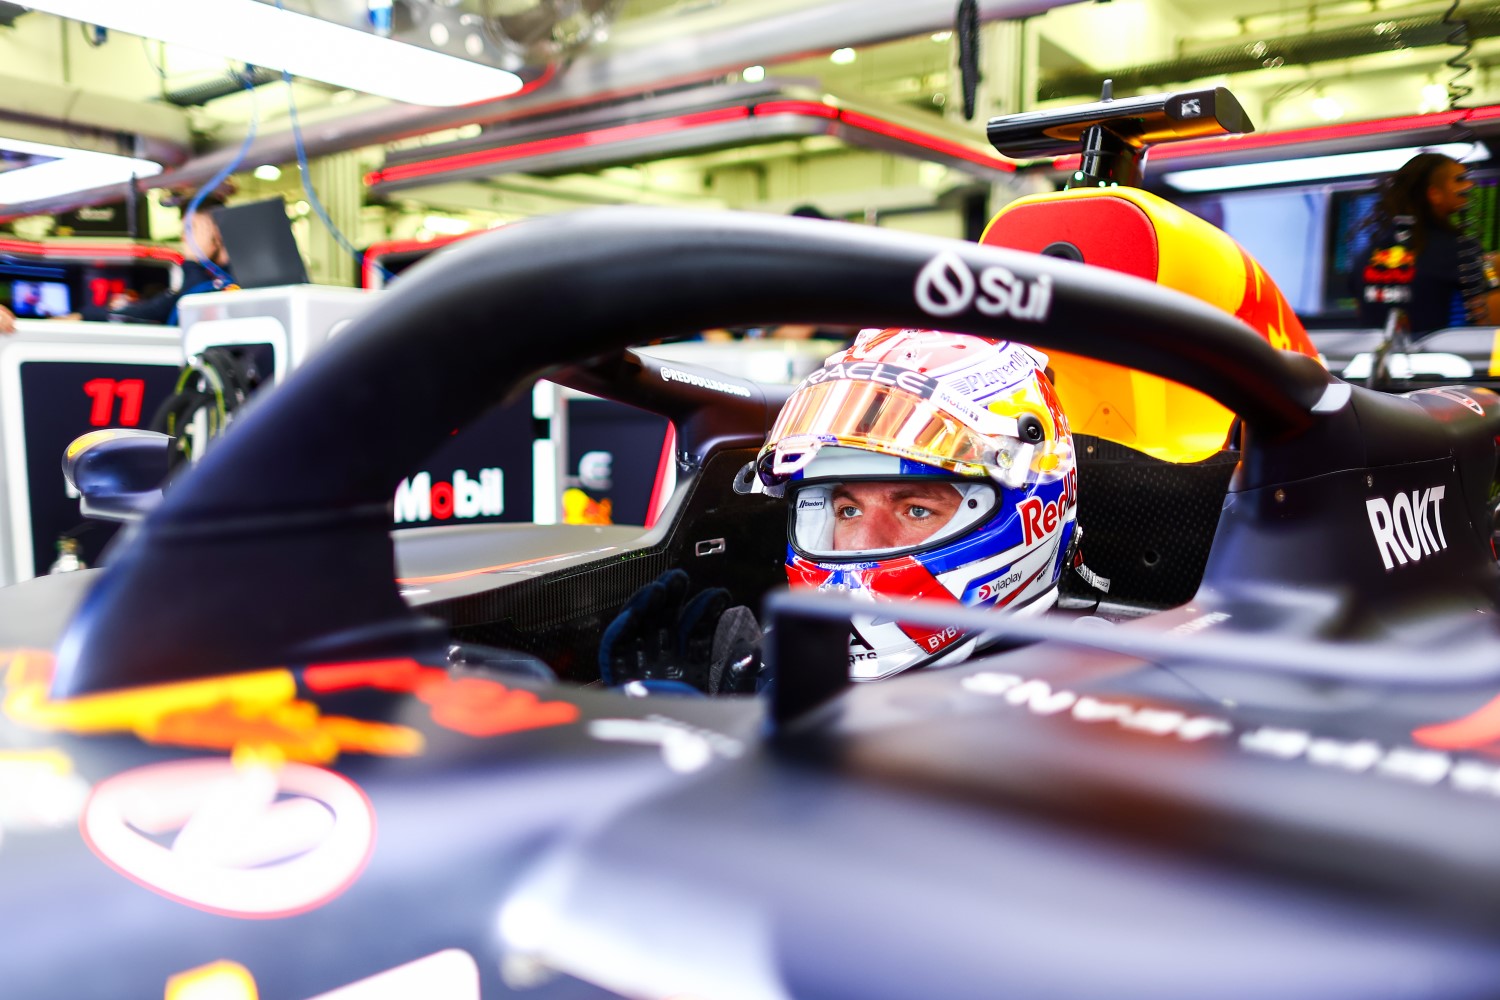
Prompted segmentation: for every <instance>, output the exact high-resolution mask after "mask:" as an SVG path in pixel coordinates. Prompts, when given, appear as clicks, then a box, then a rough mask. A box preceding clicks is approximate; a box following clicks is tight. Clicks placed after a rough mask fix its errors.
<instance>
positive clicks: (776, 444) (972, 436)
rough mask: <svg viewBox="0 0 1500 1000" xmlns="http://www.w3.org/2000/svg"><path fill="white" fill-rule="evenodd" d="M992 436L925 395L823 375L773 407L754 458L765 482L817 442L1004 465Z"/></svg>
mask: <svg viewBox="0 0 1500 1000" xmlns="http://www.w3.org/2000/svg"><path fill="white" fill-rule="evenodd" d="M995 443H996V442H995V439H994V438H991V437H987V436H985V435H982V434H980V433H979V432H977V431H975V430H973V429H971V428H970V427H968V426H967V425H965V424H963V423H961V422H960V421H958V420H957V419H955V418H954V417H952V416H950V415H949V414H948V413H946V412H944V411H943V410H941V409H939V408H938V407H937V406H935V405H933V404H932V402H930V401H929V400H926V399H923V398H922V397H920V396H918V395H916V394H914V393H911V392H907V391H905V390H899V389H894V388H893V387H891V386H887V385H883V384H881V383H878V382H866V381H858V380H853V379H831V380H829V381H827V382H819V383H817V384H816V385H810V386H804V387H803V388H801V389H799V390H798V391H797V392H796V393H794V394H793V395H792V397H791V399H789V400H788V401H787V403H786V405H785V406H783V407H782V409H781V414H780V415H779V416H778V417H777V418H776V425H775V426H774V427H773V428H771V434H770V436H769V437H768V438H767V439H766V446H765V447H764V448H763V449H762V450H761V454H760V461H759V463H758V466H759V469H760V472H761V478H762V480H763V481H765V482H766V483H767V484H771V485H774V484H776V483H780V482H784V481H785V480H786V478H787V477H788V476H790V475H792V474H793V473H795V472H797V471H799V470H800V469H802V468H803V467H804V466H805V465H806V464H807V463H808V462H809V461H811V460H812V457H813V455H815V454H816V453H817V451H818V449H819V448H821V447H822V446H823V445H844V446H851V447H856V448H862V449H864V450H866V451H873V452H878V453H880V454H883V455H893V456H895V457H897V458H907V459H911V460H913V461H917V462H923V463H926V464H927V465H932V466H936V467H937V468H941V469H946V470H948V471H949V472H954V473H957V474H958V475H962V476H985V475H987V474H988V469H987V467H988V466H995V465H999V466H1001V467H1008V466H1009V464H1010V462H1011V460H1012V456H1011V455H1010V454H1009V453H1008V452H999V451H997V449H996V447H995Z"/></svg>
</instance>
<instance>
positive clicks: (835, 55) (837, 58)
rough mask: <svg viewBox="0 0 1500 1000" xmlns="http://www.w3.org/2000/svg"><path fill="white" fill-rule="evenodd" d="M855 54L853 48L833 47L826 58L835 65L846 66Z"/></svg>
mask: <svg viewBox="0 0 1500 1000" xmlns="http://www.w3.org/2000/svg"><path fill="white" fill-rule="evenodd" d="M856 55H857V53H856V52H855V51H854V50H853V49H834V50H833V51H832V52H831V53H829V55H828V60H829V62H832V63H833V64H835V65H837V66H847V65H849V64H850V63H852V62H853V61H854V58H855V56H856Z"/></svg>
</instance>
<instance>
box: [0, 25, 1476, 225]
mask: <svg viewBox="0 0 1500 1000" xmlns="http://www.w3.org/2000/svg"><path fill="white" fill-rule="evenodd" d="M422 2H424V3H437V4H439V5H441V6H443V7H448V8H456V9H458V10H460V11H461V12H463V13H467V14H473V15H483V14H484V13H487V12H491V13H492V12H494V11H497V10H515V9H518V8H525V7H526V6H527V5H528V3H532V4H534V3H536V2H537V0H519V2H509V4H508V6H507V0H422ZM980 6H981V9H982V10H984V11H985V12H986V13H987V14H992V13H994V12H995V11H997V10H1001V9H1004V10H1006V11H1012V12H1014V11H1020V12H1022V13H1027V14H1030V15H1031V16H1028V17H1026V18H1025V19H1024V21H1022V22H1020V27H1019V28H1015V27H989V28H987V29H986V33H985V35H984V36H983V38H982V41H981V62H982V63H983V65H984V68H985V72H986V76H987V80H986V84H985V85H984V87H982V88H981V94H980V98H981V106H980V108H979V113H978V114H977V115H976V116H975V121H974V122H972V123H971V122H966V121H965V120H964V119H963V118H962V116H961V115H960V114H959V113H958V112H957V110H956V109H957V108H958V107H959V106H960V105H961V98H960V93H961V92H960V87H959V85H960V81H959V76H958V73H957V72H956V70H955V68H954V60H955V49H956V43H955V40H954V37H953V36H952V33H951V32H950V31H948V30H947V26H948V25H949V24H951V21H952V10H953V9H956V7H957V0H932V2H931V3H928V2H927V0H861V2H860V3H858V4H851V2H850V0H619V2H618V3H617V5H616V6H615V8H614V10H613V15H612V17H611V19H610V24H609V28H608V37H607V39H604V40H602V41H601V40H597V39H595V40H592V41H591V42H589V43H588V44H586V45H585V46H583V47H582V48H580V49H579V50H578V51H576V52H574V53H573V54H572V57H571V59H570V64H569V65H566V66H558V67H555V68H554V69H553V70H552V71H550V72H548V73H545V74H537V73H533V74H531V75H532V76H533V77H536V76H538V75H541V76H543V77H544V78H543V79H541V81H540V82H539V83H538V84H537V85H536V87H535V89H534V90H532V92H530V93H528V94H525V95H524V96H522V97H519V98H515V99H512V100H511V101H510V102H509V103H507V102H498V103H496V104H493V105H484V106H480V107H479V108H477V109H459V110H457V111H454V110H451V109H438V110H435V109H417V108H413V107H411V106H408V105H397V104H393V103H392V102H388V101H383V100H379V99H376V98H372V97H370V96H369V95H361V94H355V93H351V92H349V91H343V90H338V89H336V88H333V87H330V86H327V85H323V84H318V83H312V82H307V81H302V80H296V81H294V82H293V83H292V84H291V85H290V86H288V85H286V84H284V83H282V82H281V81H280V79H279V78H277V77H276V76H275V75H274V74H266V73H262V74H261V75H260V76H259V77H255V78H252V80H251V82H252V83H253V84H254V85H253V86H251V87H246V86H244V85H243V83H244V81H243V80H242V79H239V78H238V77H237V74H239V73H240V72H241V68H240V67H232V66H230V65H228V64H227V63H226V62H225V61H224V60H223V59H220V58H213V57H206V56H203V55H200V54H197V53H193V52H189V51H186V50H182V49H176V48H172V47H170V46H166V45H163V44H161V43H159V42H156V41H153V40H150V39H145V38H137V37H131V36H125V35H120V34H118V33H114V34H111V35H109V36H108V37H107V38H105V39H100V38H99V37H98V36H97V35H96V34H95V33H92V32H90V31H88V30H87V29H86V28H85V27H84V26H82V25H79V24H76V23H72V22H66V21H62V20H59V19H57V18H54V17H52V16H50V15H47V14H42V13H17V12H16V9H13V5H7V6H6V7H5V11H4V16H3V17H0V90H3V91H4V92H5V93H6V95H7V99H6V105H7V106H6V109H4V110H3V111H0V118H4V119H9V121H8V122H7V121H0V130H9V131H19V130H23V129H24V130H29V131H28V137H31V138H37V137H40V136H46V135H49V134H50V135H51V136H53V137H54V138H60V139H62V140H67V139H68V137H69V136H74V137H81V136H85V135H95V134H99V133H109V132H111V131H114V132H123V133H127V134H129V135H133V136H141V137H144V138H145V140H146V141H147V145H148V146H149V147H150V148H152V149H154V150H156V151H157V152H158V153H159V154H160V156H161V158H162V159H164V160H165V161H167V163H168V168H169V170H168V174H167V176H168V177H169V178H172V179H174V180H175V182H176V183H179V184H183V185H189V184H199V183H202V181H203V180H205V179H206V178H207V176H208V175H209V174H211V173H213V172H214V170H216V169H218V168H219V167H220V166H222V165H224V164H226V163H228V162H230V161H231V160H232V158H233V156H234V154H235V152H236V151H237V150H238V148H239V147H240V145H241V140H242V139H243V138H244V136H245V135H246V133H247V131H248V130H249V128H250V127H251V125H252V122H253V123H254V127H255V128H256V129H257V132H258V135H259V136H260V138H259V140H258V141H257V142H256V143H255V144H253V145H252V146H251V152H250V154H249V156H248V157H247V159H246V161H245V162H244V163H243V164H241V166H242V168H243V169H244V170H246V171H248V170H249V169H250V168H252V167H255V166H257V165H260V164H262V163H271V164H276V165H279V166H281V167H282V168H286V167H287V166H288V165H289V164H291V163H292V161H293V157H292V155H291V144H290V141H289V129H288V125H289V114H290V106H289V101H290V102H291V103H294V104H295V108H296V112H297V115H298V116H299V119H300V121H301V124H302V125H303V127H304V130H305V137H306V139H307V141H308V144H309V148H310V149H311V150H312V152H314V154H326V153H331V152H334V151H338V150H351V151H354V152H355V155H356V157H357V164H356V167H355V168H356V169H359V170H360V171H361V172H362V173H363V172H366V171H373V170H378V169H379V168H380V167H382V166H384V164H385V160H386V157H387V155H388V154H390V155H391V156H392V158H393V160H400V159H402V158H408V159H409V158H410V156H411V150H412V149H413V148H414V147H420V146H423V145H428V144H436V143H451V142H455V141H457V142H463V141H472V140H473V139H474V137H475V136H476V135H477V134H478V133H479V131H480V129H481V128H482V129H483V130H484V132H485V135H486V136H488V137H491V138H493V137H495V136H496V135H499V136H501V137H502V139H503V135H504V130H505V128H506V123H507V122H508V121H515V122H517V123H518V124H517V126H516V128H517V130H518V131H519V130H520V129H521V128H522V125H521V124H519V123H523V122H524V125H525V127H526V128H527V129H531V130H533V131H534V130H535V128H536V123H537V121H538V120H542V121H545V120H546V119H547V118H548V117H551V116H561V115H565V114H568V115H572V114H577V113H578V112H579V110H580V109H584V110H586V109H587V108H589V107H596V106H598V105H600V104H603V103H606V102H609V103H618V104H628V103H629V102H631V101H634V100H639V99H641V98H643V97H645V96H653V97H659V96H660V94H662V93H664V92H672V91H676V90H678V89H683V88H693V87H704V86H713V85H715V84H716V83H738V82H740V81H741V80H742V79H743V78H744V76H745V72H746V71H747V69H748V68H749V66H750V65H752V64H751V62H750V60H751V59H752V58H755V59H756V60H757V61H756V62H755V63H754V65H757V66H760V67H763V71H764V73H765V74H766V75H767V76H768V77H771V78H773V79H775V78H787V79H795V80H798V81H801V82H802V83H803V84H805V85H808V86H811V87H812V88H814V89H822V90H824V91H826V92H828V93H832V94H838V95H843V96H847V99H849V100H857V101H859V102H860V103H861V105H862V106H864V107H869V108H877V109H878V108H887V109H890V111H891V113H892V114H899V115H902V116H907V117H910V116H917V118H918V120H921V119H924V118H925V119H930V120H931V122H932V123H933V128H934V130H941V131H943V132H944V133H945V134H947V133H951V131H952V130H953V129H955V128H958V129H965V128H972V129H973V131H974V134H975V135H976V136H979V135H981V134H982V126H981V122H982V120H983V119H984V118H986V117H988V116H989V115H992V114H996V113H1003V112H1008V111H1013V110H1023V109H1025V108H1027V107H1037V106H1046V105H1048V104H1068V103H1077V102H1078V101H1080V100H1081V99H1083V98H1082V96H1081V91H1083V90H1084V89H1088V90H1091V91H1092V90H1093V88H1094V87H1095V86H1097V81H1098V80H1100V79H1102V78H1103V76H1105V75H1112V76H1114V77H1116V78H1117V80H1118V81H1119V82H1118V83H1117V89H1116V93H1117V95H1119V96H1125V95H1128V94H1130V93H1135V92H1149V91H1153V90H1166V89H1181V88H1183V87H1185V86H1187V85H1189V84H1192V85H1224V86H1228V87H1230V88H1231V89H1232V90H1233V91H1234V92H1235V93H1236V95H1237V96H1238V97H1239V98H1240V100H1241V102H1242V103H1243V104H1244V105H1245V107H1246V109H1247V110H1248V112H1249V113H1250V116H1251V118H1252V119H1253V120H1254V121H1255V122H1256V124H1257V126H1258V127H1259V128H1260V129H1262V130H1267V129H1273V130H1279V129H1292V128H1301V127H1306V126H1309V125H1315V124H1320V123H1323V122H1330V121H1355V120H1363V119H1370V118H1379V117H1387V116H1391V115H1410V114H1415V113H1417V112H1419V111H1426V110H1438V109H1441V108H1444V107H1447V106H1448V105H1449V103H1450V101H1453V100H1457V101H1459V102H1460V103H1463V104H1469V105H1482V104H1489V103H1496V102H1500V93H1497V92H1496V87H1495V84H1494V83H1493V82H1492V79H1491V76H1492V74H1491V66H1492V65H1493V63H1494V61H1495V56H1496V53H1497V52H1500V2H1494V0H1490V2H1465V3H1462V4H1459V5H1458V12H1457V16H1458V17H1459V18H1464V19H1467V21H1468V24H1469V28H1470V30H1469V41H1470V44H1469V45H1467V46H1461V45H1456V44H1450V43H1449V42H1448V39H1449V38H1450V36H1451V37H1453V38H1455V39H1461V36H1462V32H1461V31H1459V29H1457V28H1456V27H1454V26H1452V25H1444V24H1443V23H1442V21H1443V15H1444V14H1445V13H1446V12H1447V11H1448V9H1449V7H1450V6H1451V5H1450V3H1448V2H1446V0H1444V2H1438V3H1431V2H1406V0H1358V2H1328V3H1312V4H1308V3H1292V2H1286V0H1215V2H1208V0H1113V2H1109V3H1096V2H1074V3H1065V2H1061V0H1051V2H1046V0H1042V2H1036V3H1014V4H1007V3H1004V2H1002V0H986V2H984V3H981V5H980ZM1048 8H1051V9H1048ZM919 9H921V10H923V11H929V12H930V13H929V14H928V15H927V21H929V22H930V23H923V30H921V31H920V32H917V33H908V34H906V35H905V36H904V37H899V38H885V37H880V36H881V33H882V28H883V27H884V26H891V30H897V29H898V28H899V27H901V26H906V27H910V26H911V25H912V24H914V23H917V22H916V21H914V20H913V18H914V17H916V16H917V15H916V13H914V12H917V11H918V10H919ZM853 10H857V11H859V12H860V13H859V16H857V17H854V16H848V15H849V12H850V11H853ZM928 29H930V30H928ZM840 32H842V33H843V34H845V35H847V43H849V44H853V46H854V58H853V59H852V61H847V62H835V61H833V60H831V59H830V51H831V49H832V48H834V47H837V46H838V45H840V44H845V43H846V42H845V40H844V39H843V38H841V37H840ZM737 56H743V58H736V57H737ZM751 72H752V73H754V72H755V71H751ZM1177 73H1181V74H1183V76H1182V78H1181V79H1176V78H1175V77H1174V74H1177ZM752 79H753V77H752ZM1008 105H1014V106H1008ZM475 118H478V119H479V121H478V122H475V121H473V119H475ZM637 155H639V157H640V159H639V160H638V161H637V162H623V163H622V162H611V163H607V164H600V165H598V166H597V167H588V168H580V169H578V170H577V171H576V172H573V173H566V172H564V173H557V172H553V173H551V174H549V175H548V176H533V175H526V174H518V173H514V172H507V173H505V174H503V175H502V174H500V173H499V172H497V173H496V175H495V176H494V177H474V176H468V175H466V176H463V177H455V178H451V179H448V178H442V177H435V178H432V183H431V184H429V185H426V186H425V187H414V188H410V189H408V190H403V191H401V192H400V194H399V197H397V196H395V195H393V196H392V197H391V200H390V201H389V203H388V204H385V203H382V200H381V199H374V200H375V201H376V202H377V204H376V206H375V208H373V209H372V210H371V211H370V213H369V220H370V224H371V225H372V226H374V227H377V228H379V227H384V229H385V230H386V233H384V235H410V232H405V233H398V232H394V228H393V227H396V226H398V225H399V224H400V223H398V221H397V220H399V219H401V218H404V217H408V216H409V217H412V218H417V217H421V218H426V217H427V216H428V215H431V214H432V213H434V212H437V213H439V214H447V215H450V216H453V217H454V218H456V219H466V220H467V221H468V224H484V223H486V222H489V221H498V220H503V219H505V218H511V217H515V216H518V215H525V214H532V213H534V212H537V211H552V210H556V209H559V208H569V207H575V206H577V205H579V204H590V203H599V202H608V201H646V202H667V203H673V204H702V205H705V206H726V205H727V206H731V207H748V208H762V209H766V210H782V209H783V208H784V207H785V206H786V205H787V204H790V203H792V202H794V201H798V200H822V199H828V200H830V201H832V202H835V203H836V205H835V208H836V210H837V211H838V212H839V214H855V213H857V212H858V211H859V210H860V207H861V205H862V204H864V203H870V204H874V203H875V202H879V205H880V209H879V210H887V209H890V208H891V205H892V203H893V199H892V197H891V196H890V194H889V191H890V190H894V189H900V190H902V191H903V192H905V194H904V195H902V197H904V198H906V200H907V201H908V202H909V205H908V207H909V208H911V209H921V208H923V207H924V206H925V207H928V208H932V209H938V208H941V207H942V205H943V204H944V203H943V198H944V197H945V195H946V194H948V193H950V192H951V191H953V190H954V189H955V188H961V187H963V186H965V185H969V184H972V183H973V178H972V177H965V176H959V175H957V174H954V173H953V172H951V171H946V170H943V169H940V167H941V165H934V164H932V163H922V162H919V161H920V157H919V156H918V155H916V154H910V155H908V154H904V153H902V152H899V151H898V152H896V153H891V152H886V151H871V150H867V149H859V148H855V147H852V146H851V145H850V144H849V143H847V142H844V141H841V140H840V139H838V138H837V137H834V136H830V135H809V136H804V137H797V136H787V137H774V141H758V142H755V143H753V144H747V145H745V146H743V147H738V148H724V147H723V146H722V145H720V146H715V147H714V148H712V149H704V150H702V151H699V152H695V151H692V150H687V151H681V150H679V151H677V152H674V153H673V155H671V157H670V158H656V157H652V156H651V155H649V154H648V153H646V152H641V153H639V154H637ZM908 160H909V161H911V162H906V161H908ZM289 173H294V171H291V172H289ZM470 174H472V171H470ZM284 176H286V175H284ZM289 185H293V182H292V181H291V180H290V179H288V180H284V181H281V182H276V181H254V180H251V179H249V178H248V177H246V178H245V179H244V180H243V182H242V188H243V189H244V190H247V191H255V190H259V189H261V188H263V189H264V190H265V191H266V192H268V193H269V192H271V191H274V190H284V192H285V193H286V194H287V195H288V197H289V198H291V199H295V197H296V194H297V192H296V189H295V187H294V186H289ZM257 186H259V187H257ZM882 190H884V191H886V194H883V195H879V196H877V195H875V194H874V193H873V192H876V191H882ZM900 200H901V199H900V198H896V199H894V201H896V202H899V201H900ZM28 207H31V208H35V207H38V206H28ZM10 214H14V213H13V212H12V213H10ZM408 228H410V226H409V225H408ZM361 235H362V236H366V237H374V236H378V235H382V234H380V233H370V234H361Z"/></svg>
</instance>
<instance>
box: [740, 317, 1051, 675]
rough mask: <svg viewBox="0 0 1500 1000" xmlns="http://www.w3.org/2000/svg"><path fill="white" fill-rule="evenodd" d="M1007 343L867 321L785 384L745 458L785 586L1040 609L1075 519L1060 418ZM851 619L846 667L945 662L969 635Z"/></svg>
mask: <svg viewBox="0 0 1500 1000" xmlns="http://www.w3.org/2000/svg"><path fill="white" fill-rule="evenodd" d="M1046 363H1047V359H1046V357H1045V356H1043V355H1041V354H1039V353H1037V352H1036V351H1034V350H1032V349H1030V348H1027V347H1023V346H1022V345H1020V344H1015V343H1011V342H1008V341H1003V340H1001V341H997V340H992V339H989V338H985V337H977V336H970V335H967V334H956V333H940V332H935V331H931V330H905V329H889V330H866V331H864V332H863V333H861V334H860V335H859V338H858V339H857V340H856V341H855V342H854V345H853V346H852V347H850V348H849V349H847V350H845V351H841V352H840V353H838V354H835V355H833V356H832V357H830V358H829V359H828V360H827V361H826V362H825V363H824V365H823V367H822V368H819V369H818V370H817V371H815V372H813V373H812V374H811V375H809V376H808V377H807V378H806V379H805V380H803V382H802V383H801V384H800V385H798V386H797V388H796V389H795V390H794V391H793V393H792V395H791V397H790V398H789V399H788V400H787V402H786V405H785V406H784V407H782V410H781V413H780V415H779V416H778V417H777V419H776V424H775V426H774V427H773V428H772V429H771V433H770V436H769V437H768V438H767V439H766V444H765V446H764V447H763V448H762V449H761V452H760V455H759V456H758V458H757V461H756V468H757V472H758V473H759V475H760V478H761V482H762V483H763V484H764V485H765V486H767V487H770V488H773V489H774V488H777V487H780V488H783V489H784V490H785V495H786V498H787V507H788V511H789V518H790V524H789V528H788V542H789V544H788V547H787V579H788V580H789V582H790V583H791V586H792V587H794V588H797V587H809V588H816V589H818V590H839V591H848V592H849V593H850V594H852V595H854V596H856V597H862V598H866V599H868V600H870V601H871V602H873V603H878V604H898V603H899V602H902V601H908V600H913V599H917V598H922V599H935V600H942V601H954V602H957V603H961V604H967V605H973V606H977V607H988V608H994V609H995V610H997V611H999V610H1005V611H1007V612H1013V613H1014V612H1029V613H1037V612H1040V611H1042V610H1044V609H1046V608H1048V607H1050V606H1051V605H1052V604H1053V603H1055V601H1056V600H1057V587H1058V580H1059V579H1060V577H1061V575H1062V571H1063V568H1064V563H1065V561H1066V560H1067V559H1068V557H1069V555H1070V547H1071V545H1072V541H1073V536H1074V526H1075V516H1076V511H1075V499H1076V495H1077V482H1078V479H1077V470H1076V465H1075V462H1074V456H1073V439H1072V435H1071V434H1070V433H1069V432H1068V421H1067V418H1066V416H1065V415H1064V414H1063V411H1062V407H1061V405H1060V404H1059V403H1058V400H1057V395H1056V393H1055V392H1054V391H1053V388H1052V383H1051V382H1050V381H1049V380H1048V378H1047V376H1046V374H1045V372H1044V368H1045V366H1046ZM898 618H899V609H898V608H890V609H889V610H886V609H882V611H881V613H879V614H874V615H870V616H862V617H857V618H856V619H855V620H854V622H853V634H852V635H851V636H850V640H849V669H850V676H851V677H853V678H854V679H855V680H877V679H880V678H883V677H889V676H891V675H893V674H896V673H899V672H901V671H903V670H911V669H913V668H916V667H926V666H932V665H935V664H938V663H944V664H949V663H954V662H957V661H959V660H962V659H963V658H965V657H967V656H968V655H969V654H970V653H971V652H972V651H973V649H974V648H975V646H976V645H977V644H978V643H979V642H980V641H981V640H982V639H983V636H982V635H979V634H972V633H968V632H964V631H961V630H956V629H951V628H950V629H942V628H929V627H926V626H917V625H905V624H902V623H900V622H899V620H898Z"/></svg>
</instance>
